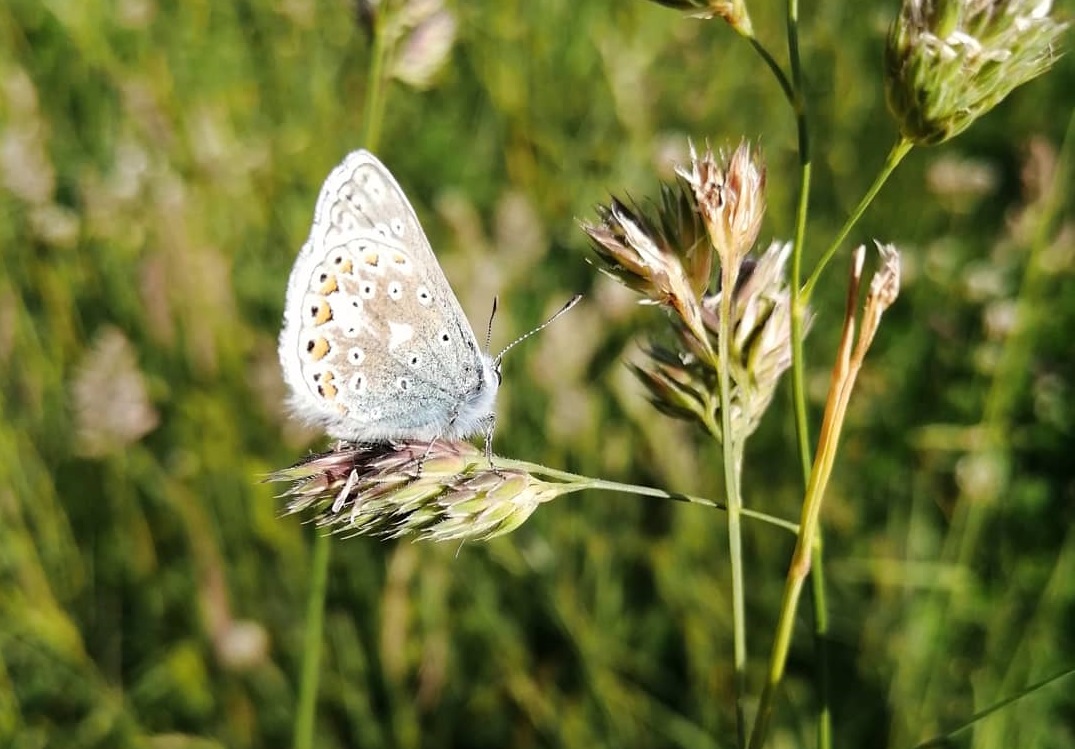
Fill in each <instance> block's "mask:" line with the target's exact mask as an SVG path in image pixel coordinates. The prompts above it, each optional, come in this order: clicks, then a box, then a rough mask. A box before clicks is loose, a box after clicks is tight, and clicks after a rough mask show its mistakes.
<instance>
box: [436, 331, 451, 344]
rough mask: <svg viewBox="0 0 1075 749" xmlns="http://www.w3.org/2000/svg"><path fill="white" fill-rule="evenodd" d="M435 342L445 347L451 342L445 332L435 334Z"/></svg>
mask: <svg viewBox="0 0 1075 749" xmlns="http://www.w3.org/2000/svg"><path fill="white" fill-rule="evenodd" d="M437 340H438V341H439V342H440V345H441V346H447V345H449V344H450V343H451V342H452V337H451V336H450V335H448V331H447V330H441V331H440V332H439V333H437Z"/></svg>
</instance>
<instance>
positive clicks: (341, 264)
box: [332, 249, 354, 275]
mask: <svg viewBox="0 0 1075 749" xmlns="http://www.w3.org/2000/svg"><path fill="white" fill-rule="evenodd" d="M332 265H333V267H334V268H336V269H337V270H338V271H339V272H340V273H343V274H344V275H350V273H351V271H352V270H354V265H353V264H352V263H351V258H350V257H349V256H348V255H347V253H346V252H344V251H343V250H342V249H340V250H336V252H334V253H332Z"/></svg>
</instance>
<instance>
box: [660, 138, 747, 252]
mask: <svg viewBox="0 0 1075 749" xmlns="http://www.w3.org/2000/svg"><path fill="white" fill-rule="evenodd" d="M690 153H691V165H690V169H685V168H680V169H677V170H676V171H677V173H678V174H679V175H680V176H681V177H682V178H683V179H684V180H686V182H687V184H688V185H690V187H691V189H692V190H693V191H694V197H695V200H696V201H697V204H698V209H699V211H700V212H701V214H702V221H703V222H704V224H705V227H706V231H707V232H708V234H709V238H710V241H711V242H712V243H713V247H714V248H715V249H716V251H717V255H718V256H719V257H720V261H721V263H724V264H728V265H730V266H732V267H733V268H738V267H739V263H740V262H741V261H742V259H743V258H744V257H745V256H746V254H747V253H748V252H750V250H751V249H752V248H753V247H754V242H756V241H757V239H758V232H759V231H760V230H761V221H762V218H763V217H764V216H765V166H764V165H763V164H762V161H761V158H760V156H759V154H758V152H757V151H755V150H753V149H752V148H751V147H750V144H749V143H747V142H746V141H744V142H742V143H740V144H739V147H738V148H736V149H735V151H734V152H732V154H731V155H728V154H726V153H724V152H721V153H720V155H719V158H718V157H716V156H714V154H713V151H712V149H710V148H708V147H707V148H706V150H705V152H704V153H703V154H702V155H701V156H699V155H698V153H697V151H695V149H694V145H693V144H691V148H690Z"/></svg>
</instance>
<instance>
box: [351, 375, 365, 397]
mask: <svg viewBox="0 0 1075 749" xmlns="http://www.w3.org/2000/svg"><path fill="white" fill-rule="evenodd" d="M348 387H350V388H351V392H352V393H364V392H366V375H364V374H362V373H361V372H355V373H354V374H353V375H351V381H350V382H349V383H348Z"/></svg>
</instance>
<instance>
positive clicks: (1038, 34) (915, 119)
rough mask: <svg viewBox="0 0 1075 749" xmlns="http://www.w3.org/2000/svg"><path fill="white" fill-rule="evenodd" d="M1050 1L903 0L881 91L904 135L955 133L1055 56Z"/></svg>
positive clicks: (1057, 29) (1056, 24) (927, 137)
mask: <svg viewBox="0 0 1075 749" xmlns="http://www.w3.org/2000/svg"><path fill="white" fill-rule="evenodd" d="M1051 9H1052V3H1051V0H904V2H903V7H902V8H901V10H900V14H899V16H898V17H897V19H896V21H895V22H894V23H893V24H892V27H891V29H890V30H889V35H888V45H887V47H886V49H885V94H886V98H887V100H888V106H889V109H890V110H891V111H892V113H893V115H894V116H895V117H896V120H897V121H898V123H899V127H900V132H901V134H902V135H903V137H904V138H906V139H907V140H909V141H911V142H912V143H915V144H917V145H933V144H937V143H943V142H944V141H946V140H948V139H949V138H952V137H953V136H955V135H958V134H959V133H961V132H962V131H963V130H965V129H966V128H968V127H969V126H970V125H971V124H972V123H973V122H974V121H975V120H976V119H978V118H979V117H981V116H982V115H984V114H985V113H987V112H988V111H989V110H991V109H992V108H993V107H995V106H996V105H997V104H999V103H1000V102H1001V101H1002V100H1003V99H1004V98H1005V97H1006V96H1007V95H1008V94H1010V93H1011V92H1012V91H1013V90H1014V89H1015V88H1017V87H1019V86H1021V85H1023V84H1024V83H1026V82H1027V81H1029V80H1031V79H1033V78H1035V77H1037V76H1039V75H1041V74H1042V73H1044V72H1045V71H1046V70H1048V69H1049V68H1050V67H1051V66H1052V64H1053V63H1054V62H1055V61H1056V58H1057V51H1056V49H1055V46H1056V42H1057V40H1058V39H1059V37H1060V34H1061V33H1063V31H1064V30H1065V29H1066V28H1067V25H1068V24H1067V23H1066V22H1060V21H1057V20H1055V19H1054V18H1052V17H1051V16H1050V11H1051Z"/></svg>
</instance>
